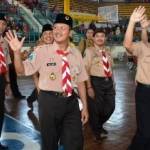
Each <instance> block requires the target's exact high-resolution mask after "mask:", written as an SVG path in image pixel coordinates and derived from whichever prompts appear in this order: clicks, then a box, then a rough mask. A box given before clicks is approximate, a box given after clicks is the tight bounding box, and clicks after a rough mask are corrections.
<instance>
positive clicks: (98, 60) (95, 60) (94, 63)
mask: <svg viewBox="0 0 150 150" xmlns="http://www.w3.org/2000/svg"><path fill="white" fill-rule="evenodd" d="M99 64H100V57H98V56H94V57H93V59H92V65H99Z"/></svg>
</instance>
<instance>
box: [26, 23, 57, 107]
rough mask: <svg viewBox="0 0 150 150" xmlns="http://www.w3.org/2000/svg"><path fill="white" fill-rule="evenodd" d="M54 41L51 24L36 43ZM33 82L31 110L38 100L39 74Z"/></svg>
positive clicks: (44, 27)
mask: <svg viewBox="0 0 150 150" xmlns="http://www.w3.org/2000/svg"><path fill="white" fill-rule="evenodd" d="M53 41H54V38H53V29H52V26H51V25H50V24H45V25H43V28H42V34H41V37H40V39H39V40H38V42H37V43H36V46H41V45H45V44H52V43H53ZM33 80H34V84H35V89H34V90H33V91H32V93H31V95H30V96H29V97H28V98H27V104H28V107H30V108H31V110H33V102H34V101H36V100H37V98H38V91H39V87H38V82H39V74H38V73H35V74H34V75H33Z"/></svg>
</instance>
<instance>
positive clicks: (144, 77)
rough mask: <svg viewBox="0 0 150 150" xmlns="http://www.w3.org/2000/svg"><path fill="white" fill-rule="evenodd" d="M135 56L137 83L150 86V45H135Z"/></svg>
mask: <svg viewBox="0 0 150 150" xmlns="http://www.w3.org/2000/svg"><path fill="white" fill-rule="evenodd" d="M132 50H133V55H134V56H136V57H137V72H136V81H138V82H140V83H143V84H150V45H146V44H144V43H143V42H142V41H141V42H136V43H133V49H132Z"/></svg>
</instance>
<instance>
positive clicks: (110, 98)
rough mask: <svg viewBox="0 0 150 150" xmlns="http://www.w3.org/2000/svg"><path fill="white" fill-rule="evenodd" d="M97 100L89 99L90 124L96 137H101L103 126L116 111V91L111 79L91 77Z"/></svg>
mask: <svg viewBox="0 0 150 150" xmlns="http://www.w3.org/2000/svg"><path fill="white" fill-rule="evenodd" d="M91 83H92V86H93V88H94V91H95V99H94V100H93V99H91V98H89V99H88V104H89V105H88V106H89V123H90V126H91V128H92V130H93V133H94V135H95V136H98V135H100V133H101V130H102V128H103V124H104V123H105V122H106V121H107V120H108V119H109V118H110V116H111V115H112V113H113V112H114V109H115V90H114V86H113V81H112V79H111V78H109V79H108V80H105V78H101V77H95V76H91Z"/></svg>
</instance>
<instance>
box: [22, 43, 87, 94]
mask: <svg viewBox="0 0 150 150" xmlns="http://www.w3.org/2000/svg"><path fill="white" fill-rule="evenodd" d="M56 50H59V49H58V45H57V44H56V43H55V42H54V43H53V44H49V45H43V46H38V47H37V49H36V50H35V51H34V52H32V53H31V55H30V56H29V58H28V59H27V60H25V61H24V62H23V64H24V68H25V75H32V74H34V73H35V72H39V88H40V89H41V90H46V91H59V92H62V59H61V56H60V55H59V54H57V52H56ZM67 51H69V52H70V53H69V54H68V55H67V59H68V62H69V66H70V71H71V78H72V85H73V87H77V83H78V82H83V81H86V80H88V75H87V73H86V70H85V68H84V63H83V60H82V57H81V54H80V52H79V51H78V50H77V49H76V48H75V47H71V46H69V47H68V49H67Z"/></svg>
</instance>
